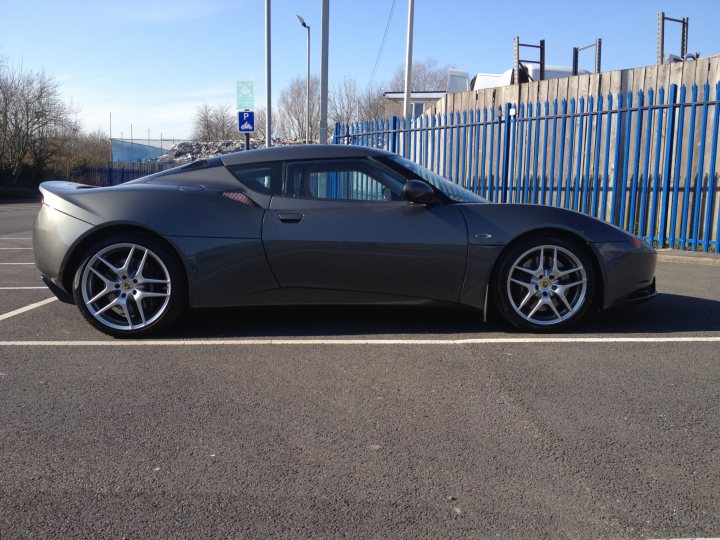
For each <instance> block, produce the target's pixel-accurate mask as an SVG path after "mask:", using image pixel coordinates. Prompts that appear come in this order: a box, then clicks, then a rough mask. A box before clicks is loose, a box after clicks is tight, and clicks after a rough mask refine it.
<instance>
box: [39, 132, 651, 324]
mask: <svg viewBox="0 0 720 540" xmlns="http://www.w3.org/2000/svg"><path fill="white" fill-rule="evenodd" d="M40 189H41V191H42V194H43V197H44V199H43V204H42V207H41V210H40V211H39V213H38V215H37V218H36V220H35V225H34V232H33V243H34V249H35V261H36V264H37V267H38V269H39V270H40V272H41V274H42V278H43V281H44V282H45V283H46V284H47V285H48V287H50V288H51V289H52V290H53V292H55V294H56V295H58V297H60V298H61V299H63V300H65V301H69V302H72V303H75V304H76V305H77V306H78V308H79V309H80V312H81V313H82V314H83V316H84V317H85V318H86V319H87V320H88V321H89V322H90V324H92V325H93V326H94V327H95V328H97V329H99V330H101V331H102V332H106V333H108V334H111V335H114V336H118V337H128V336H132V337H139V336H146V335H149V334H150V333H153V332H156V331H159V330H161V329H163V328H165V327H167V326H168V325H169V324H170V323H172V322H173V321H174V320H175V319H176V318H177V317H178V315H180V314H181V313H182V312H183V310H184V309H185V308H186V307H188V306H189V307H191V308H210V307H225V306H259V305H286V304H387V303H430V302H439V303H454V304H461V305H465V306H470V307H473V308H477V309H478V310H481V311H483V312H484V313H487V311H488V309H489V307H491V306H494V307H495V308H496V310H497V311H498V312H499V314H500V315H501V316H502V317H503V318H504V319H506V320H507V321H508V322H509V323H511V324H513V325H515V326H517V327H519V328H521V329H524V330H531V331H546V330H559V329H565V328H567V327H568V326H569V325H571V324H573V323H576V322H577V321H578V320H580V319H581V318H582V317H583V316H584V315H586V314H587V313H588V311H590V310H592V309H602V308H609V307H611V306H615V305H619V304H623V303H628V302H632V301H637V300H641V299H646V298H649V297H652V296H653V295H654V294H655V278H654V272H655V259H656V253H655V251H654V250H653V248H652V247H650V246H649V245H647V244H646V243H645V242H643V241H641V240H640V239H638V238H636V237H634V236H632V235H630V234H628V233H627V232H626V231H623V230H622V229H619V228H617V227H614V226H612V225H609V224H607V223H604V222H602V221H598V220H596V219H593V218H591V217H588V216H586V215H583V214H579V213H576V212H572V211H568V210H563V209H559V208H551V207H547V206H539V205H516V204H490V203H488V202H487V201H485V200H484V199H482V198H481V197H478V196H477V195H475V194H473V193H471V192H469V191H467V190H465V189H463V188H461V187H459V186H457V185H455V184H453V183H451V182H449V181H447V180H445V179H443V178H442V177H440V176H438V175H436V174H434V173H432V172H430V171H429V170H427V169H425V168H423V167H420V166H418V165H417V164H415V163H413V162H412V161H409V160H407V159H404V158H402V157H399V156H396V155H394V154H391V153H387V152H382V151H378V150H373V149H369V148H361V147H350V146H294V147H276V148H270V149H261V150H252V151H248V152H240V153H235V154H228V155H225V156H221V157H215V158H211V159H206V160H200V161H196V162H193V163H190V164H188V165H184V166H181V167H177V168H174V169H170V170H167V171H164V172H161V173H157V174H153V175H150V176H146V177H144V178H141V179H138V180H135V181H132V182H128V183H126V184H123V185H119V186H114V187H90V186H86V185H80V184H75V183H70V182H59V181H57V182H55V181H54V182H45V183H43V184H42V185H41V186H40Z"/></svg>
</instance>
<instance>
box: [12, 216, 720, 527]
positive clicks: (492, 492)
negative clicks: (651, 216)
mask: <svg viewBox="0 0 720 540" xmlns="http://www.w3.org/2000/svg"><path fill="white" fill-rule="evenodd" d="M36 210H37V204H12V205H8V204H5V205H0V278H1V279H0V281H1V282H2V283H0V457H1V463H2V465H1V466H0V538H23V537H43V538H60V537H108V538H148V537H149V538H158V537H161V538H169V537H190V538H214V537H225V538H226V537H242V536H254V537H269V536H290V537H302V538H305V537H338V536H346V537H391V538H418V537H419V538H450V537H517V538H534V537H550V538H558V537H569V538H597V537H613V538H618V537H632V538H635V537H642V538H648V537H650V538H670V537H685V538H690V537H712V536H720V495H719V494H720V488H719V487H718V486H720V354H719V353H718V349H719V347H720V287H718V283H720V265H716V264H715V263H717V262H720V261H718V260H706V259H704V258H697V259H696V258H692V257H675V258H672V257H669V256H665V257H663V260H662V261H661V262H660V263H659V266H658V272H657V281H658V290H659V295H658V297H657V298H656V299H654V300H653V301H651V302H647V303H644V304H639V305H637V306H632V307H629V308H625V309H622V310H616V311H612V312H607V313H602V314H598V315H596V316H595V317H594V318H593V319H592V320H590V321H588V322H587V323H586V324H585V325H584V326H582V327H580V328H578V329H577V330H576V331H575V332H574V333H572V334H564V335H560V336H540V337H538V336H533V335H526V334H521V333H517V332H512V331H510V329H509V328H507V327H506V326H504V325H502V324H500V323H499V322H498V321H496V320H492V319H491V320H490V321H489V322H488V323H487V324H483V323H482V322H481V320H480V318H479V317H478V316H477V314H475V313H472V312H466V311H452V310H445V309H429V308H425V309H418V308H415V309H410V308H364V309H358V308H312V309H310V308H292V309H280V308H278V309H261V310H217V311H202V312H193V313H190V314H188V315H187V316H186V317H185V318H184V319H183V320H182V321H181V322H180V324H178V325H177V326H176V327H175V328H173V329H172V330H171V331H170V332H168V333H166V334H163V335H162V336H159V337H158V339H154V340H152V341H145V342H140V341H127V340H113V339H111V338H109V337H107V336H105V335H103V334H100V333H98V332H96V331H95V330H93V329H92V328H91V327H90V326H89V325H88V324H87V323H85V322H84V321H83V319H82V317H81V316H80V314H79V313H78V311H77V310H76V308H74V307H73V306H69V305H66V304H61V303H60V302H57V301H53V300H52V298H53V297H52V294H51V293H50V292H49V291H48V290H47V289H45V288H44V287H43V286H42V284H41V283H40V282H39V279H38V274H37V271H36V269H35V267H34V265H33V264H32V262H33V255H32V249H31V241H30V229H31V226H32V219H33V216H34V213H35V212H36Z"/></svg>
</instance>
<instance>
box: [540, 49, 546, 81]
mask: <svg viewBox="0 0 720 540" xmlns="http://www.w3.org/2000/svg"><path fill="white" fill-rule="evenodd" d="M540 80H541V81H544V80H545V40H544V39H541V40H540Z"/></svg>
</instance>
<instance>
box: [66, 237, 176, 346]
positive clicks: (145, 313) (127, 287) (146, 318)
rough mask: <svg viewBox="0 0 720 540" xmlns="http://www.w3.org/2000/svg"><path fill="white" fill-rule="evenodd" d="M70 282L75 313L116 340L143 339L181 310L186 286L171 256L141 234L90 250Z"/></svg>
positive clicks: (112, 239)
mask: <svg viewBox="0 0 720 540" xmlns="http://www.w3.org/2000/svg"><path fill="white" fill-rule="evenodd" d="M81 260H82V263H81V264H80V265H79V266H78V268H77V270H76V272H75V276H74V279H73V296H74V298H75V303H76V304H77V306H78V309H79V310H80V313H81V314H82V315H83V317H85V319H86V320H87V321H88V322H89V323H90V324H92V325H93V326H94V327H95V328H97V329H98V330H100V331H101V332H104V333H105V334H109V335H111V336H114V337H119V338H140V337H146V336H149V335H152V334H155V333H157V332H160V331H161V330H163V329H165V328H167V327H168V326H169V325H170V324H172V323H173V322H174V321H175V320H176V319H177V318H178V317H179V316H180V315H181V314H182V312H183V311H184V310H185V307H186V305H187V285H186V281H185V273H184V271H183V268H182V264H181V262H180V261H179V259H178V257H177V255H176V254H175V253H174V252H173V251H172V250H171V249H169V248H167V247H166V246H165V244H163V243H162V242H159V241H157V240H155V239H154V238H152V237H150V236H145V235H141V234H117V235H112V236H109V237H107V238H103V239H102V240H99V241H98V242H96V243H94V244H93V245H92V246H90V247H89V248H88V249H87V250H86V251H85V253H84V255H83V256H82V258H81Z"/></svg>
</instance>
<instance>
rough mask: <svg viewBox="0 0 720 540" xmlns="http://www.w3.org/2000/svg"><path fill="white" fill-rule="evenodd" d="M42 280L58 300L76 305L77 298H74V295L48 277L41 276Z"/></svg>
mask: <svg viewBox="0 0 720 540" xmlns="http://www.w3.org/2000/svg"><path fill="white" fill-rule="evenodd" d="M40 279H41V280H42V282H43V283H44V284H45V286H46V287H47V288H48V289H50V292H52V293H53V294H54V295H55V297H56V298H57V299H58V300H60V301H61V302H64V303H66V304H73V305H75V298H74V297H73V295H72V294H70V293H69V292H68V291H66V290H65V289H63V288H62V287H61V286H60V285H58V284H57V283H55V282H54V281H53V280H51V279H50V278H49V277H47V276H40Z"/></svg>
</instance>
